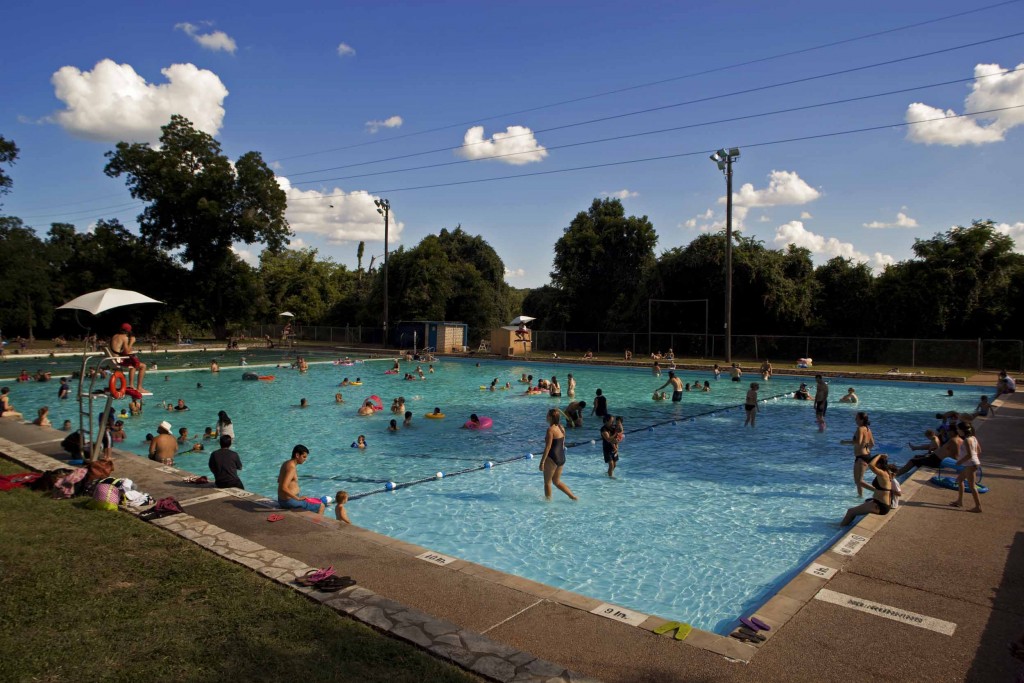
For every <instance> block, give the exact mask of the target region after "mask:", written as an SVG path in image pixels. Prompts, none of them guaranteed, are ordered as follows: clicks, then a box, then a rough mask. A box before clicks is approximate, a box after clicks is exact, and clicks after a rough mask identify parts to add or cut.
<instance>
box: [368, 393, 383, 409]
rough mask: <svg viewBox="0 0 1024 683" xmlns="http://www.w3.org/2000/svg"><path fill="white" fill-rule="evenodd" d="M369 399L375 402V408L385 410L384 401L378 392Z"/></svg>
mask: <svg viewBox="0 0 1024 683" xmlns="http://www.w3.org/2000/svg"><path fill="white" fill-rule="evenodd" d="M367 400H368V401H371V402H372V403H373V409H374V410H384V402H383V401H381V400H380V396H378V395H377V394H374V395H373V396H371V397H370V398H369V399H367Z"/></svg>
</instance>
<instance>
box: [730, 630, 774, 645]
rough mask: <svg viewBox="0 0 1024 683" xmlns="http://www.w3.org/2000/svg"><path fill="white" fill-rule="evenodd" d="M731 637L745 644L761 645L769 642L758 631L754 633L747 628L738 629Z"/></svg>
mask: <svg viewBox="0 0 1024 683" xmlns="http://www.w3.org/2000/svg"><path fill="white" fill-rule="evenodd" d="M729 635H731V636H732V637H733V638H735V639H736V640H740V641H743V642H744V643H757V644H761V643H763V642H764V641H766V640H768V639H767V638H765V637H764V636H763V635H761V634H760V633H758V632H757V631H752V630H751V629H749V628H747V627H746V626H740V627H739V628H738V629H736V630H735V631H733V632H732V633H730V634H729Z"/></svg>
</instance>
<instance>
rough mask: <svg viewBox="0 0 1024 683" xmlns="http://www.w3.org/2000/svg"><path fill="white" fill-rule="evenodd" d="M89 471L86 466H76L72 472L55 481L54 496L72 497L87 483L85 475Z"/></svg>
mask: <svg viewBox="0 0 1024 683" xmlns="http://www.w3.org/2000/svg"><path fill="white" fill-rule="evenodd" d="M88 471H89V470H87V469H85V468H84V467H76V468H75V469H73V470H71V472H70V473H68V474H65V475H64V476H63V477H61V478H60V479H58V480H57V481H55V482H53V497H54V498H72V497H74V496H76V495H77V494H78V492H79V491H81V489H82V487H83V486H84V485H85V481H84V480H85V475H86V474H87V473H88Z"/></svg>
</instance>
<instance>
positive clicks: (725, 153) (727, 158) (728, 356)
mask: <svg viewBox="0 0 1024 683" xmlns="http://www.w3.org/2000/svg"><path fill="white" fill-rule="evenodd" d="M739 158H740V150H739V147H730V148H729V149H720V150H718V151H717V152H715V153H714V154H712V155H711V161H713V162H715V163H716V164H717V165H718V170H719V171H721V172H722V173H724V174H725V362H726V363H732V162H733V161H735V160H736V159H739Z"/></svg>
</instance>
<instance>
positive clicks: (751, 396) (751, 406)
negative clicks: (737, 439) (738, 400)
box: [743, 382, 761, 427]
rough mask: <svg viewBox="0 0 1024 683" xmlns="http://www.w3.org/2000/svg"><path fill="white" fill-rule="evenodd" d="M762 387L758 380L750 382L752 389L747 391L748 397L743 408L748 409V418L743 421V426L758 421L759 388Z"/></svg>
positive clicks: (751, 424) (752, 424)
mask: <svg viewBox="0 0 1024 683" xmlns="http://www.w3.org/2000/svg"><path fill="white" fill-rule="evenodd" d="M760 388H761V385H760V384H758V383H757V382H751V383H750V391H748V392H747V398H746V400H745V401H744V402H743V408H744V409H745V410H746V411H747V419H746V420H744V421H743V426H744V427H746V426H747V425H750V426H751V427H753V426H754V424H755V423H756V422H757V410H758V408H757V390H758V389H760Z"/></svg>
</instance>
